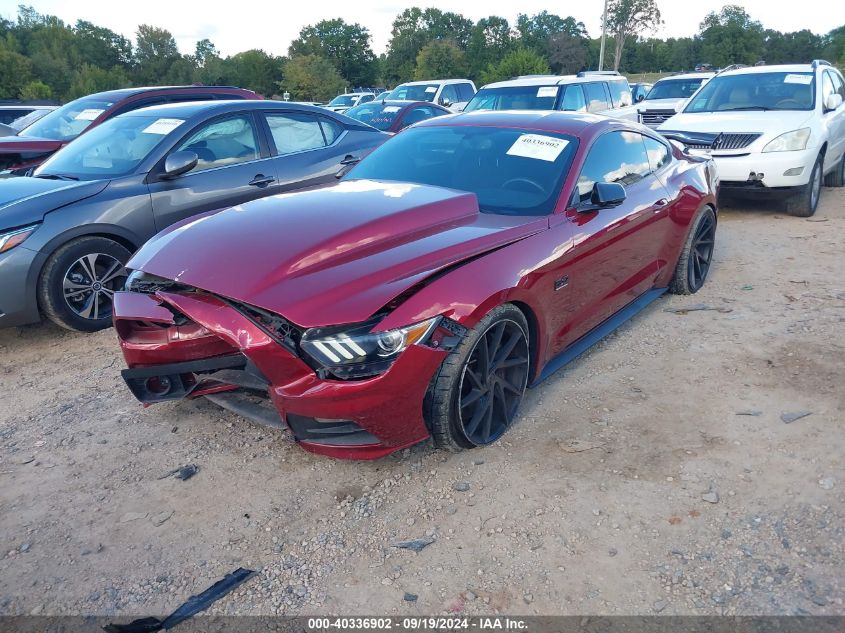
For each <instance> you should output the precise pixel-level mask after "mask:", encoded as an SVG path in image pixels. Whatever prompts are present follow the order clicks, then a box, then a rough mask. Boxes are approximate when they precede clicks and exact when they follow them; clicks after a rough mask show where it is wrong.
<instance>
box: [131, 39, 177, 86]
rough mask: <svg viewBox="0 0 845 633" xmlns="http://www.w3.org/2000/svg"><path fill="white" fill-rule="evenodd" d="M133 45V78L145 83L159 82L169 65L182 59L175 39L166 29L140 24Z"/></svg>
mask: <svg viewBox="0 0 845 633" xmlns="http://www.w3.org/2000/svg"><path fill="white" fill-rule="evenodd" d="M136 40H137V46H136V47H135V79H136V81H138V82H139V83H142V84H147V85H157V84H161V82H162V80H163V79H164V78H165V77H166V76H167V74H168V72H169V71H170V67H171V66H172V65H173V64H174V63H175V62H176V61H178V60H180V59H182V55H180V54H179V48H178V47H177V46H176V40H175V39H174V38H173V35H171V33H170V31H168V30H166V29H159V28H156V27H154V26H149V25H147V24H142V25H141V26H139V27H138V32H137V35H136Z"/></svg>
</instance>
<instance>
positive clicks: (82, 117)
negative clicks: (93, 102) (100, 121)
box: [73, 108, 105, 121]
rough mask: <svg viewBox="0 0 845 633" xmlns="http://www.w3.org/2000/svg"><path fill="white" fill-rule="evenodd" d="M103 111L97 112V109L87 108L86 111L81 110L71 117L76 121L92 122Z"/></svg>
mask: <svg viewBox="0 0 845 633" xmlns="http://www.w3.org/2000/svg"><path fill="white" fill-rule="evenodd" d="M103 112H105V110H98V109H97V108H89V109H87V110H83V111H82V112H80V113H79V114H77V115H76V116H75V117H73V118H74V119H75V120H76V121H93V120H94V119H96V118H97V117H98V116H100V115H101V114H102V113H103Z"/></svg>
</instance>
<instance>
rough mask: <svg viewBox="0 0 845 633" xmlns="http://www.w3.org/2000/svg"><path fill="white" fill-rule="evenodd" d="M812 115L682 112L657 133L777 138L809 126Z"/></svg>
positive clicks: (754, 111) (748, 111) (791, 113)
mask: <svg viewBox="0 0 845 633" xmlns="http://www.w3.org/2000/svg"><path fill="white" fill-rule="evenodd" d="M812 115H813V113H812V112H809V111H805V110H768V111H761V110H742V111H740V112H696V113H688V112H681V113H678V114H676V115H675V116H673V117H672V118H671V119H669V120H668V121H666V122H665V123H663V124H662V125H661V126H660V127H658V128H657V129H658V131H660V132H663V131H667V130H671V131H674V132H705V133H709V134H719V133H721V132H735V133H751V132H757V133H761V134H763V136H764V138H765V137H774V136H777V135H779V134H782V133H783V132H788V131H790V130H797V129H799V128H802V127H806V125H805V123H806V122H807V120H809V119H810V118H811V117H812Z"/></svg>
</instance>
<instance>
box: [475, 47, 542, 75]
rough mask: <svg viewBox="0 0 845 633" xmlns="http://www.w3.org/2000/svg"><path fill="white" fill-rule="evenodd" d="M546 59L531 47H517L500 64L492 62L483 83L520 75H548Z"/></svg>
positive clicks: (485, 73)
mask: <svg viewBox="0 0 845 633" xmlns="http://www.w3.org/2000/svg"><path fill="white" fill-rule="evenodd" d="M550 72H551V70H550V69H549V65H548V64H547V63H546V60H545V59H543V58H542V57H541V56H540V55H538V54H537V52H536V51H534V50H533V49H530V48H517V49H515V50H512V51H511V52H510V53H508V54H507V55H505V56H504V57H503V58H502V60H501V61H500V62H499V63H498V64H490V66H488V67H487V70H486V71H485V72H484V73H483V74H482V83H485V84H489V83H493V82H494V81H504V80H505V79H510V78H512V77H518V76H519V75H548V74H549V73H550Z"/></svg>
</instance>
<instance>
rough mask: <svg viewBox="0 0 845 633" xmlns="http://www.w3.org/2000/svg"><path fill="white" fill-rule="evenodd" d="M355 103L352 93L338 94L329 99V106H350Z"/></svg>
mask: <svg viewBox="0 0 845 633" xmlns="http://www.w3.org/2000/svg"><path fill="white" fill-rule="evenodd" d="M353 103H355V97H354V96H352V95H339V96H337V97H335V98H334V99H332V100H331V101H329V105H330V106H351V105H352V104H353Z"/></svg>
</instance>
